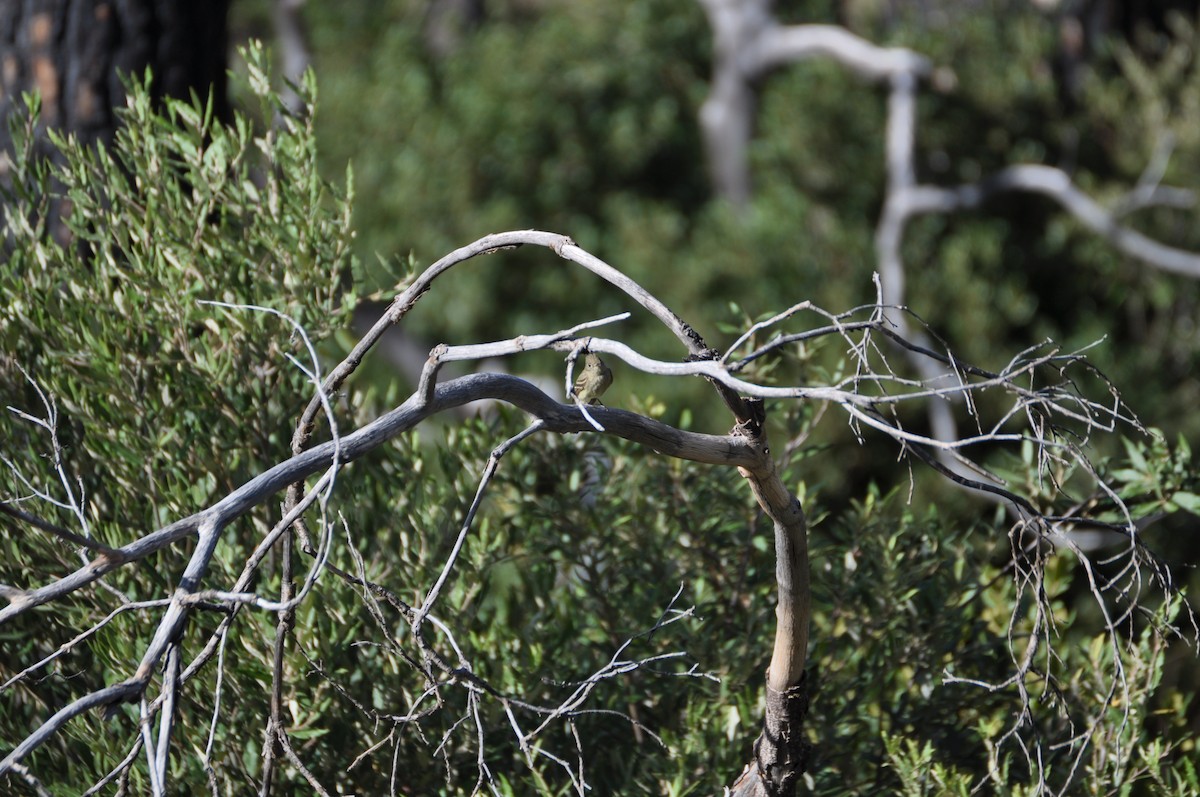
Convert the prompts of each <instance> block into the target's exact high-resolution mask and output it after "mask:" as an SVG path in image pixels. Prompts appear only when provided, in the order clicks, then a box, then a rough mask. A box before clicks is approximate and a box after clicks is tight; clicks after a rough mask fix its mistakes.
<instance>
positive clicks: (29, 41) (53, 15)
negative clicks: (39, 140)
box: [0, 0, 229, 147]
mask: <svg viewBox="0 0 1200 797" xmlns="http://www.w3.org/2000/svg"><path fill="white" fill-rule="evenodd" d="M228 6H229V0H205V2H202V3H192V2H179V0H124V2H121V3H116V2H113V1H112V0H0V117H3V118H5V119H7V117H8V116H9V115H10V114H11V113H12V111H13V110H14V108H16V107H17V106H19V104H20V98H21V94H22V92H32V91H36V92H38V93H39V94H40V95H41V98H42V123H43V125H44V126H46V127H51V128H55V129H58V130H63V131H68V132H72V133H75V134H77V135H78V136H79V137H80V139H82V140H83V141H87V142H92V141H108V140H111V138H112V135H113V132H114V131H115V129H116V119H115V116H114V113H113V109H114V108H116V107H118V106H120V105H121V104H122V103H123V102H124V101H125V90H124V87H123V86H122V84H121V76H122V75H136V76H139V77H140V76H141V75H142V74H143V73H144V71H145V70H146V68H147V67H149V68H150V70H151V72H152V74H153V76H154V82H153V96H154V97H156V98H158V97H164V96H170V97H181V98H187V97H188V96H189V95H190V93H191V92H196V93H197V94H198V95H199V96H201V97H206V96H207V95H208V93H209V92H210V91H211V92H212V96H213V101H214V105H215V107H216V109H217V112H218V113H219V114H221V115H225V110H226V90H225V68H226V64H225V60H226V59H225V49H226V15H227V11H228ZM0 144H3V145H4V146H6V147H7V146H8V145H9V144H10V142H9V140H8V130H7V125H5V127H4V129H2V130H0Z"/></svg>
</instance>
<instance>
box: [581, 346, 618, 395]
mask: <svg viewBox="0 0 1200 797" xmlns="http://www.w3.org/2000/svg"><path fill="white" fill-rule="evenodd" d="M584 363H585V364H584V366H583V373H581V374H580V375H579V378H578V379H576V380H575V388H574V389H573V390H572V391H571V393H572V394H573V395H574V396H575V398H576V399H578V400H579V401H581V402H583V403H584V404H599V403H600V396H602V395H604V391H606V390H608V387H609V385H611V384H612V381H613V375H612V370H611V369H610V368H609V367H608V366H607V365H605V364H604V360H601V359H600V355H598V354H593V353H592V352H590V351H589V352H588V353H587V357H586V359H585V361H584Z"/></svg>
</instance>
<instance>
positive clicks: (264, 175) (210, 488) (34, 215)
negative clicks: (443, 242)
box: [0, 55, 352, 793]
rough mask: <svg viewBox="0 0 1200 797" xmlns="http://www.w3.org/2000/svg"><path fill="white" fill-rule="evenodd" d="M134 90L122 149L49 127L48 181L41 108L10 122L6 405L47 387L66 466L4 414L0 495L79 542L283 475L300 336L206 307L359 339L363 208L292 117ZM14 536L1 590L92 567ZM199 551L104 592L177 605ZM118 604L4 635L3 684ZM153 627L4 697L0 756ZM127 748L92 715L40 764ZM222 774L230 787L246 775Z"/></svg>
mask: <svg viewBox="0 0 1200 797" xmlns="http://www.w3.org/2000/svg"><path fill="white" fill-rule="evenodd" d="M249 72H250V76H251V80H252V82H253V86H252V87H251V88H252V89H253V91H254V92H255V93H256V94H257V97H258V100H259V101H260V102H261V103H262V105H263V107H262V109H261V111H262V113H263V115H264V117H265V118H268V119H269V118H271V116H272V115H273V114H275V113H277V112H278V111H279V107H278V106H277V104H276V103H275V101H274V100H272V99H271V95H270V94H269V88H268V84H269V77H268V75H267V74H266V73H265V72H264V71H263V59H262V57H261V55H255V56H254V57H253V58H252V59H251V60H250V62H249ZM130 88H131V90H130V93H129V100H128V105H127V107H125V108H124V109H123V110H122V111H121V120H122V127H121V130H120V132H119V133H118V134H117V137H116V140H115V142H114V144H113V145H112V147H111V148H108V147H97V148H87V147H84V146H81V145H80V144H78V143H77V142H76V141H75V140H73V139H66V138H63V137H61V136H59V135H58V134H56V133H54V132H53V131H51V132H49V136H50V139H51V142H52V145H53V147H54V149H55V150H56V151H57V153H58V157H56V158H55V159H54V165H51V162H50V161H49V160H47V159H41V158H38V157H35V156H34V155H32V151H33V141H34V135H35V132H36V131H37V130H38V129H39V122H38V121H37V118H36V117H37V113H36V112H37V103H36V100H35V99H32V98H31V103H32V106H33V107H32V109H31V111H30V114H29V115H28V116H27V117H26V118H25V119H24V120H21V119H17V120H15V121H14V125H15V128H16V138H17V140H18V142H19V143H18V147H17V150H18V151H16V152H15V153H13V156H12V158H11V161H10V163H11V168H10V170H9V174H8V177H9V178H10V180H11V181H12V186H13V188H12V192H11V194H10V195H9V196H7V197H6V200H5V202H4V243H3V246H4V257H3V262H0V297H3V298H2V300H0V304H2V305H3V308H4V311H3V313H0V405H3V406H6V407H8V406H11V407H15V408H18V409H20V410H22V411H23V412H26V413H29V414H30V415H33V416H36V417H39V418H46V417H47V410H46V408H45V407H43V404H42V399H41V397H40V396H39V392H38V391H42V392H43V393H44V394H45V395H46V396H47V397H49V399H50V400H51V401H53V404H54V408H55V410H56V412H57V418H58V423H57V435H58V443H59V445H60V449H59V451H58V452H52V449H53V445H52V440H51V436H50V434H49V433H48V432H47V431H46V430H45V429H42V428H39V427H38V426H36V425H34V424H33V423H30V422H27V421H25V420H23V419H21V418H19V417H18V416H17V415H16V414H14V413H13V412H10V411H5V412H4V413H3V415H2V416H0V453H2V454H3V456H4V457H5V458H6V459H7V460H8V461H10V462H12V463H14V465H13V466H14V467H15V469H16V470H12V469H10V467H7V466H6V467H4V468H3V470H2V472H0V492H2V494H3V498H4V499H5V500H15V499H26V500H25V501H24V502H23V503H22V504H21V505H20V506H21V507H22V508H24V509H26V510H28V511H30V512H33V513H34V514H37V515H40V516H41V517H43V518H45V519H46V520H48V521H50V522H53V523H56V524H59V525H62V526H66V527H68V528H72V529H74V530H76V531H77V532H83V531H84V529H83V528H82V524H83V523H85V522H86V524H87V531H88V533H90V534H91V535H92V536H93V537H95V538H96V539H97V540H99V541H101V542H103V543H106V544H109V545H123V544H126V543H128V542H130V541H132V540H134V539H136V538H137V537H138V536H140V535H142V534H144V533H146V532H148V531H150V530H153V529H155V528H158V527H160V526H162V525H164V524H166V523H167V522H169V521H171V520H175V519H178V518H180V517H184V516H186V515H189V514H191V513H192V512H195V511H196V510H198V509H200V508H202V507H204V506H206V505H208V504H210V503H211V502H212V501H213V500H214V499H216V498H217V497H220V496H222V495H224V494H225V493H227V492H228V491H229V490H231V489H232V488H234V487H236V486H237V485H239V484H240V483H242V482H243V481H245V480H246V479H247V478H248V477H249V476H251V475H254V474H256V473H258V472H260V471H262V470H263V469H264V468H266V467H267V466H269V465H270V464H273V463H274V462H276V461H278V459H279V458H280V457H281V456H282V455H283V453H284V452H286V451H287V450H288V445H287V444H288V441H289V439H290V436H291V427H292V424H293V423H294V420H293V419H294V418H295V417H296V415H297V413H298V411H299V409H300V408H302V407H303V405H304V403H305V402H306V401H307V399H308V396H310V395H311V394H312V386H311V385H310V384H308V379H307V377H306V376H305V375H304V374H303V373H302V372H301V371H300V369H298V368H297V367H296V366H294V365H292V364H291V363H289V362H288V360H287V357H288V356H289V355H295V356H296V357H297V358H298V359H299V361H300V362H301V363H308V361H309V359H310V358H309V356H308V354H307V352H306V350H305V348H304V346H303V345H302V343H301V341H300V339H299V338H298V337H296V336H295V335H294V334H293V329H292V327H291V326H289V325H287V324H285V323H283V322H282V321H280V320H279V319H278V318H276V317H275V316H272V315H268V314H267V313H265V312H262V311H261V310H248V309H230V308H222V307H216V306H213V305H211V304H203V303H202V302H203V301H205V300H210V301H219V302H226V303H231V304H253V305H257V306H260V307H264V308H271V309H273V310H275V311H278V312H279V313H282V314H284V315H285V316H288V317H291V318H292V319H294V320H295V321H296V322H298V323H299V324H301V325H303V326H304V327H305V328H306V329H307V330H309V332H310V333H311V334H312V335H313V336H314V338H315V339H316V340H318V341H319V340H322V339H324V338H326V337H327V336H328V335H329V333H330V331H331V330H332V329H337V328H340V327H342V326H344V325H345V324H346V323H347V311H348V308H347V306H346V305H344V304H343V298H344V294H345V291H346V288H347V285H348V284H349V275H350V268H351V263H352V255H351V251H350V243H351V233H350V230H349V226H348V223H349V205H348V203H347V201H346V199H345V197H344V195H343V192H342V191H340V190H338V189H336V188H334V187H332V186H330V185H329V184H327V182H326V181H325V180H323V179H322V178H321V177H320V175H319V174H318V171H317V163H316V150H315V144H314V139H313V134H312V127H311V125H312V120H311V119H295V118H287V117H285V116H280V117H278V123H277V124H276V125H274V126H272V127H271V128H270V129H263V130H256V129H255V128H254V126H253V125H252V123H251V122H250V121H248V119H247V118H246V117H245V116H244V115H241V114H239V115H238V116H237V118H236V119H235V120H234V121H233V122H231V123H230V124H228V125H222V124H219V123H217V122H215V121H214V120H213V118H212V112H211V108H210V107H209V106H207V105H205V104H204V103H187V102H174V101H168V102H167V103H166V105H165V107H163V108H162V109H155V108H153V107H151V101H150V99H149V94H148V92H147V91H146V90H145V89H144V86H143V84H142V82H141V81H134V82H133V85H131V87H130ZM309 91H310V92H311V86H310V87H309ZM57 197H65V200H66V201H65V203H62V205H61V206H62V207H63V215H62V219H63V223H64V225H65V228H66V229H67V230H69V235H65V236H64V235H62V234H61V230H55V229H51V227H50V222H49V221H48V219H49V214H48V212H47V211H48V208H49V207H50V205H51V201H52V199H54V198H57ZM64 240H66V242H65V243H64V242H63V241H64ZM35 385H36V387H35ZM52 453H56V454H57V455H58V456H59V457H60V458H61V463H62V467H63V477H64V478H65V479H66V481H67V483H68V485H69V487H64V485H63V484H62V483H61V482H60V478H59V475H58V474H57V473H56V472H55V468H54V465H55V464H56V463H55V462H54V461H53V460H52V459H51V454H52ZM18 471H19V473H20V474H22V475H23V477H24V478H25V479H28V480H29V482H30V484H26V483H24V482H23V481H21V480H20V479H19V478H18V477H17V475H16V473H17V472H18ZM34 489H36V490H40V491H45V492H46V493H48V494H49V495H51V496H53V498H54V499H55V500H57V501H67V500H68V490H69V491H70V493H71V494H73V496H74V500H75V501H76V502H77V504H78V508H79V517H78V518H77V517H76V515H75V514H74V513H73V512H71V511H69V510H68V509H67V508H66V507H65V506H58V507H56V506H52V505H50V504H48V503H46V502H43V501H37V500H32V498H31V492H32V491H33V490H34ZM269 521H270V513H259V514H256V515H255V516H254V517H252V518H248V519H246V520H245V521H244V522H242V523H239V524H236V525H235V526H233V527H231V528H229V529H228V530H227V532H226V533H227V538H228V545H229V548H222V550H221V552H220V553H219V554H218V559H217V563H216V566H215V573H216V575H218V577H219V578H220V579H221V581H222V582H223V583H232V582H231V581H229V570H228V568H230V567H236V566H238V565H237V562H238V560H237V558H236V556H235V555H234V551H233V550H230V549H236V548H239V547H240V546H241V545H244V544H246V543H247V540H251V539H253V538H254V537H255V536H256V535H258V534H260V533H261V529H262V524H263V523H266V522H269ZM0 527H2V529H3V532H2V534H0V539H2V540H3V546H4V554H3V555H2V556H0V583H4V584H11V585H18V586H36V585H40V584H42V583H45V582H47V581H50V580H52V579H53V578H56V577H58V576H61V575H64V574H66V573H69V572H71V571H72V570H74V569H75V568H77V567H79V565H80V562H81V559H80V558H79V555H78V554H77V552H76V551H75V550H73V546H71V545H68V544H65V543H63V542H60V541H57V540H55V539H54V538H53V537H51V536H49V535H46V534H44V533H41V532H35V531H32V530H29V529H27V528H24V527H21V526H19V525H16V524H14V523H13V522H12V521H9V520H5V521H2V522H0ZM18 529H21V530H20V532H19V533H18ZM186 548H187V545H186V544H185V545H182V546H178V547H177V549H175V550H173V551H170V552H166V553H162V554H160V555H157V556H153V557H151V558H150V559H149V560H148V561H146V562H143V563H140V566H139V567H130V568H126V569H124V570H122V571H119V572H118V573H116V574H114V575H113V576H110V577H109V578H108V579H107V582H108V583H109V584H110V585H111V586H112V587H115V588H117V589H119V590H121V591H123V592H124V593H125V594H126V595H127V596H128V597H129V598H131V599H139V598H145V597H154V596H159V597H161V596H163V595H169V594H170V589H171V588H172V586H173V584H174V582H175V580H176V579H177V578H178V574H179V571H180V567H181V563H182V562H184V561H186V558H185V557H186V550H185V549H186ZM116 605H117V604H116V602H115V599H114V595H112V594H110V593H109V592H108V591H105V590H87V591H85V592H84V593H83V594H82V595H79V596H75V597H74V598H73V599H71V600H70V601H68V602H67V603H65V604H64V605H63V606H60V607H57V608H56V609H55V610H53V611H44V612H38V613H35V614H33V615H27V616H25V617H23V618H21V619H19V620H17V621H14V622H12V623H8V624H6V626H5V628H4V629H3V632H2V633H3V634H4V635H5V642H4V645H3V651H4V653H3V656H2V657H0V671H2V672H3V673H4V676H0V677H7V676H8V675H12V674H13V673H15V672H16V670H17V669H19V667H18V665H21V666H24V665H26V664H30V663H32V662H33V661H35V660H36V659H37V658H40V656H41V655H45V654H47V653H49V652H50V651H52V650H54V649H55V648H56V647H57V646H58V645H59V644H60V643H62V642H65V641H66V640H67V639H69V638H70V637H71V636H73V635H74V632H77V631H79V630H82V629H84V628H87V627H88V626H89V625H90V624H91V623H93V622H95V621H96V620H98V619H99V617H101V616H103V613H105V612H107V611H108V610H109V609H111V608H113V607H115V606H116ZM260 620H262V618H250V619H248V620H247V622H246V624H245V626H244V630H245V632H246V633H247V635H248V637H249V638H253V637H255V636H257V635H259V634H261V633H262V632H263V630H264V629H265V628H266V627H267V623H266V622H265V621H264V622H260ZM153 622H154V613H152V612H146V611H142V612H135V613H131V614H126V615H124V616H123V617H122V618H121V619H119V620H117V621H116V622H115V623H114V624H113V626H112V627H110V629H109V630H108V631H107V632H106V633H104V634H101V635H100V636H99V637H97V639H96V640H94V641H93V642H92V643H91V644H89V645H86V646H84V647H83V648H81V650H80V651H79V652H77V653H76V654H74V655H73V656H72V657H70V658H69V659H68V660H66V661H64V662H63V663H61V664H60V665H56V666H54V667H53V669H52V672H53V673H54V675H53V676H52V677H50V678H48V679H46V680H44V681H40V682H38V683H37V685H36V686H30V685H29V684H28V683H27V684H26V685H22V686H16V687H13V688H11V689H10V690H9V691H8V692H7V693H6V694H5V695H4V700H5V709H4V710H3V712H0V713H2V714H3V716H4V723H3V724H4V728H3V732H2V734H0V736H2V738H3V743H2V744H3V746H4V747H6V748H7V747H9V746H11V745H12V744H14V743H15V741H16V740H18V739H19V738H21V737H22V736H23V735H24V734H25V733H27V732H28V731H29V730H30V729H31V728H32V727H35V726H34V725H33V723H35V722H37V721H40V719H44V718H45V717H46V716H48V714H49V712H50V710H51V709H52V708H53V707H55V706H59V705H62V704H64V703H65V702H67V699H68V698H69V696H72V695H75V696H78V695H79V694H81V693H82V692H84V691H85V690H86V689H88V688H94V687H96V686H97V685H100V684H103V683H111V682H113V681H115V680H119V679H122V678H125V677H127V676H128V675H129V674H131V667H133V666H136V661H137V660H138V658H139V656H140V653H139V652H138V651H139V650H140V649H141V647H142V646H143V645H144V644H145V642H146V641H147V640H148V638H149V637H148V634H149V633H151V632H152V631H153V628H154V625H153ZM197 625H198V626H200V627H211V625H212V623H211V622H210V621H209V620H206V619H201V620H200V621H198V623H197ZM262 656H263V651H261V650H256V651H255V655H254V656H252V657H251V659H252V661H251V662H249V663H247V664H246V665H245V666H246V670H245V673H246V675H245V676H244V677H243V678H240V679H237V680H235V681H232V682H231V683H230V686H231V688H232V691H231V692H229V693H227V699H230V698H231V701H230V702H232V703H233V705H235V706H238V709H237V710H238V711H241V710H246V711H248V712H249V716H257V714H256V712H257V710H258V709H259V708H261V705H260V702H261V699H262V691H261V688H259V687H258V686H257V685H255V684H254V683H253V680H254V679H259V680H261V678H262V676H263V673H264V672H265V670H264V669H263V668H264V666H265V664H264V662H265V661H266V660H265V659H263V658H262ZM255 667H257V673H256V674H254V675H253V676H252V675H250V671H251V670H253V669H254V668H255ZM199 694H201V693H196V696H198V695H199ZM243 700H244V701H245V703H244V704H243V705H239V702H240V701H243ZM227 705H229V704H228V703H227ZM205 710H206V705H205V704H204V703H203V702H202V703H200V704H190V705H187V706H185V709H184V713H185V719H184V723H185V725H186V726H189V727H192V728H193V729H194V728H195V727H201V726H202V725H203V716H204V712H205ZM193 711H198V713H196V714H193V713H192V712H193ZM133 732H134V725H133V723H131V722H129V721H128V720H124V721H121V722H117V723H113V724H108V723H104V722H103V721H102V720H101V719H100V718H99V717H90V718H85V719H83V720H81V721H80V722H78V723H75V724H73V725H72V726H71V728H70V730H69V731H68V734H67V736H66V737H64V738H62V739H60V740H58V741H57V742H56V743H54V744H52V745H50V746H49V747H48V748H47V750H46V751H45V752H42V753H40V754H39V755H38V756H36V757H35V759H34V764H35V766H36V767H37V769H38V770H40V771H43V772H53V773H57V775H58V776H61V783H64V784H70V783H73V784H75V786H77V785H78V783H80V782H82V781H83V780H84V779H86V778H87V777H94V776H96V773H103V772H105V771H107V768H110V767H111V766H112V765H113V764H115V762H116V761H117V760H119V758H120V756H121V755H123V751H124V750H126V749H127V748H128V746H129V744H130V743H131V741H132V739H133V738H134V736H133ZM192 743H195V740H194V739H193V740H192ZM186 749H188V750H192V749H193V748H192V747H190V746H189V747H187V748H186ZM187 758H191V756H190V755H189V756H188V757H187ZM183 760H185V757H183V756H181V757H180V761H181V762H182V761H183ZM193 771H194V770H193ZM226 777H227V778H230V779H233V780H236V775H235V774H234V773H233V772H229V773H228V774H227V776H226ZM55 780H57V777H56V778H55ZM63 788H64V789H65V791H64V792H63V793H77V789H76V788H75V787H74V786H72V787H63ZM0 790H6V789H4V788H0Z"/></svg>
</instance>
